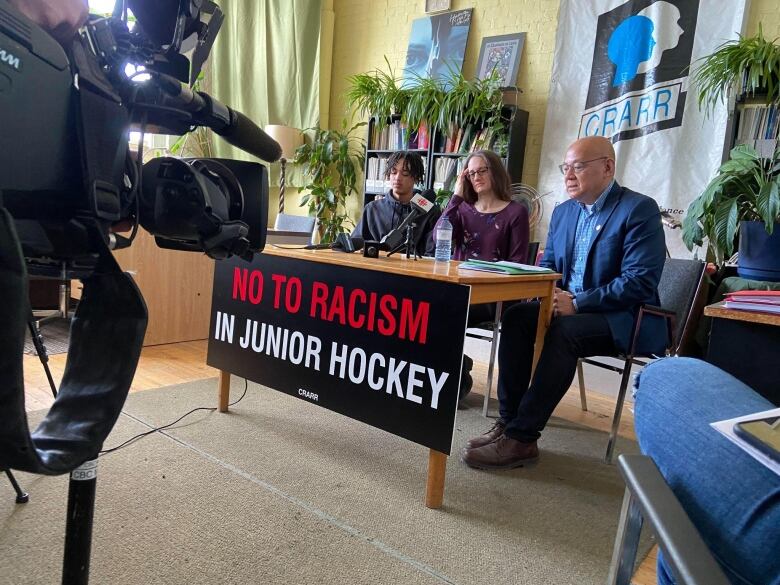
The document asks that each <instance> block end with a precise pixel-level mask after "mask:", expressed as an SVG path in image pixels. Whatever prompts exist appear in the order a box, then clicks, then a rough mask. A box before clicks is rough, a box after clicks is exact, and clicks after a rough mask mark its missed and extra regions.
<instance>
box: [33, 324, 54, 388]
mask: <svg viewBox="0 0 780 585" xmlns="http://www.w3.org/2000/svg"><path fill="white" fill-rule="evenodd" d="M27 327H28V328H29V329H30V337H31V338H32V342H33V345H34V346H35V353H37V354H38V359H39V360H41V364H42V365H43V371H44V372H45V373H46V379H47V380H48V381H49V388H51V393H52V394H53V395H54V398H57V385H56V384H55V383H54V378H53V377H52V375H51V370H50V369H49V354H48V352H47V351H46V346H45V345H44V344H43V336H42V335H41V330H40V329H39V328H38V324H37V323H36V322H35V318H34V317H33V315H32V311H31V312H30V318H29V319H28V320H27Z"/></svg>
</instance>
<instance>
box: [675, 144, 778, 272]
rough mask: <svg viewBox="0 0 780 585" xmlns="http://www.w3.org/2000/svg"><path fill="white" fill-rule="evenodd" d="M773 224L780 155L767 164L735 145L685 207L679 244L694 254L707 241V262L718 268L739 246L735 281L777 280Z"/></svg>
mask: <svg viewBox="0 0 780 585" xmlns="http://www.w3.org/2000/svg"><path fill="white" fill-rule="evenodd" d="M778 220H780V149H778V150H777V151H775V155H774V157H773V158H771V159H769V158H762V157H761V156H760V155H759V154H758V152H757V151H756V150H755V149H754V148H752V147H751V146H747V145H740V146H737V147H735V148H733V149H732V150H731V153H730V156H729V160H728V161H726V162H725V163H723V165H721V167H720V168H719V169H718V172H717V174H716V175H715V178H714V179H712V181H711V182H710V184H709V185H708V186H707V188H706V189H705V190H704V192H703V193H702V194H701V195H699V197H697V198H696V199H694V200H693V202H692V203H691V204H690V206H689V207H688V212H687V214H686V216H685V219H684V220H683V226H682V236H683V242H685V245H686V246H687V247H688V249H689V250H693V247H694V246H702V245H703V243H704V238H705V237H706V238H708V240H709V246H708V253H707V256H708V258H710V259H712V260H714V261H715V263H716V264H723V262H724V261H725V260H727V259H728V258H729V257H730V256H731V255H732V254H733V253H734V250H735V249H736V247H737V242H738V241H739V273H740V276H744V277H745V278H757V279H759V280H770V279H776V280H780V231H775V224H776V222H777V221H778ZM740 235H741V237H739V236H740ZM772 246H777V247H776V248H773V247H772ZM767 262H769V264H767Z"/></svg>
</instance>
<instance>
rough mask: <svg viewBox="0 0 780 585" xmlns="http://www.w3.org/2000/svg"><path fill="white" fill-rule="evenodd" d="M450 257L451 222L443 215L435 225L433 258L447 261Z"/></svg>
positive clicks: (438, 260)
mask: <svg viewBox="0 0 780 585" xmlns="http://www.w3.org/2000/svg"><path fill="white" fill-rule="evenodd" d="M451 257H452V224H451V223H450V221H449V220H448V219H447V218H446V217H443V218H442V219H441V220H440V221H439V224H438V225H437V226H436V252H435V253H434V258H436V261H437V262H449V261H450V258H451Z"/></svg>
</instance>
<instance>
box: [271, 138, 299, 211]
mask: <svg viewBox="0 0 780 585" xmlns="http://www.w3.org/2000/svg"><path fill="white" fill-rule="evenodd" d="M265 133H266V134H268V136H270V137H271V138H273V139H274V140H276V141H277V142H278V143H279V146H281V147H282V158H280V159H279V162H280V163H281V165H282V168H281V173H280V175H279V213H284V173H285V167H286V166H287V161H288V160H291V159H293V158H295V149H296V148H298V147H299V146H300V145H301V144H303V134H301V131H300V130H298V129H297V128H291V127H290V126H282V125H280V124H271V125H269V126H266V127H265Z"/></svg>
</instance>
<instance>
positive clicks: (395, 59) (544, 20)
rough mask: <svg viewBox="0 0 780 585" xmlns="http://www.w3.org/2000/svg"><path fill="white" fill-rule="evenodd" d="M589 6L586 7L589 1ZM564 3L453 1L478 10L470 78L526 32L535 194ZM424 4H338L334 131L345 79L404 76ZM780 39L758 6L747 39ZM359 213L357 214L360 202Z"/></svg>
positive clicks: (771, 0)
mask: <svg viewBox="0 0 780 585" xmlns="http://www.w3.org/2000/svg"><path fill="white" fill-rule="evenodd" d="M582 1H586V0H582ZM559 4H560V2H559V0H452V10H461V9H464V8H470V7H473V9H474V12H473V13H472V21H471V30H470V33H469V40H468V45H467V46H466V59H465V62H464V64H463V73H464V74H465V75H466V77H471V76H473V75H474V71H475V69H476V64H477V58H478V56H479V48H480V44H481V42H482V38H483V37H485V36H494V35H500V34H508V33H514V32H522V31H525V32H526V40H525V47H524V48H523V55H522V59H521V61H520V74H519V76H518V81H517V85H518V86H519V87H520V88H521V89H522V90H523V94H522V95H521V96H520V99H519V104H520V107H521V108H523V109H524V110H528V112H529V114H530V116H529V129H528V138H527V142H526V151H525V162H524V165H523V181H524V182H525V183H528V184H530V185H532V186H536V184H537V180H538V174H539V159H540V156H541V148H542V135H543V133H544V119H545V115H546V111H547V97H548V93H549V88H550V72H551V70H552V63H553V51H554V49H555V31H556V28H557V21H558V7H559ZM424 5H425V2H424V0H334V11H335V14H336V19H335V30H334V44H333V69H332V71H331V89H330V127H331V128H338V127H340V125H341V120H342V119H343V118H344V116H345V114H346V111H345V110H346V108H345V103H344V98H343V96H344V93H345V91H346V89H347V82H346V79H347V77H348V76H350V75H353V74H355V73H361V72H365V71H371V70H373V69H377V68H380V69H385V68H386V65H385V62H384V56H387V58H388V60H389V61H390V65H391V66H392V67H393V68H394V70H395V71H396V72H397V73H399V74H400V71H401V70H402V68H403V64H404V58H405V56H406V46H407V42H408V39H409V31H410V30H411V23H412V20H414V19H415V18H419V17H421V16H424V15H425V12H424ZM759 22H762V24H763V30H764V35H765V36H766V37H768V38H770V39H773V38H776V37H780V9H778V0H752V2H751V3H750V9H749V13H748V20H747V24H746V33H747V34H748V35H750V34H754V33H755V32H757V31H758V23H759ZM354 203H355V208H354V209H353V213H354V214H355V215H357V214H358V212H359V210H358V208H357V205H358V202H357V201H355V202H354Z"/></svg>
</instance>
